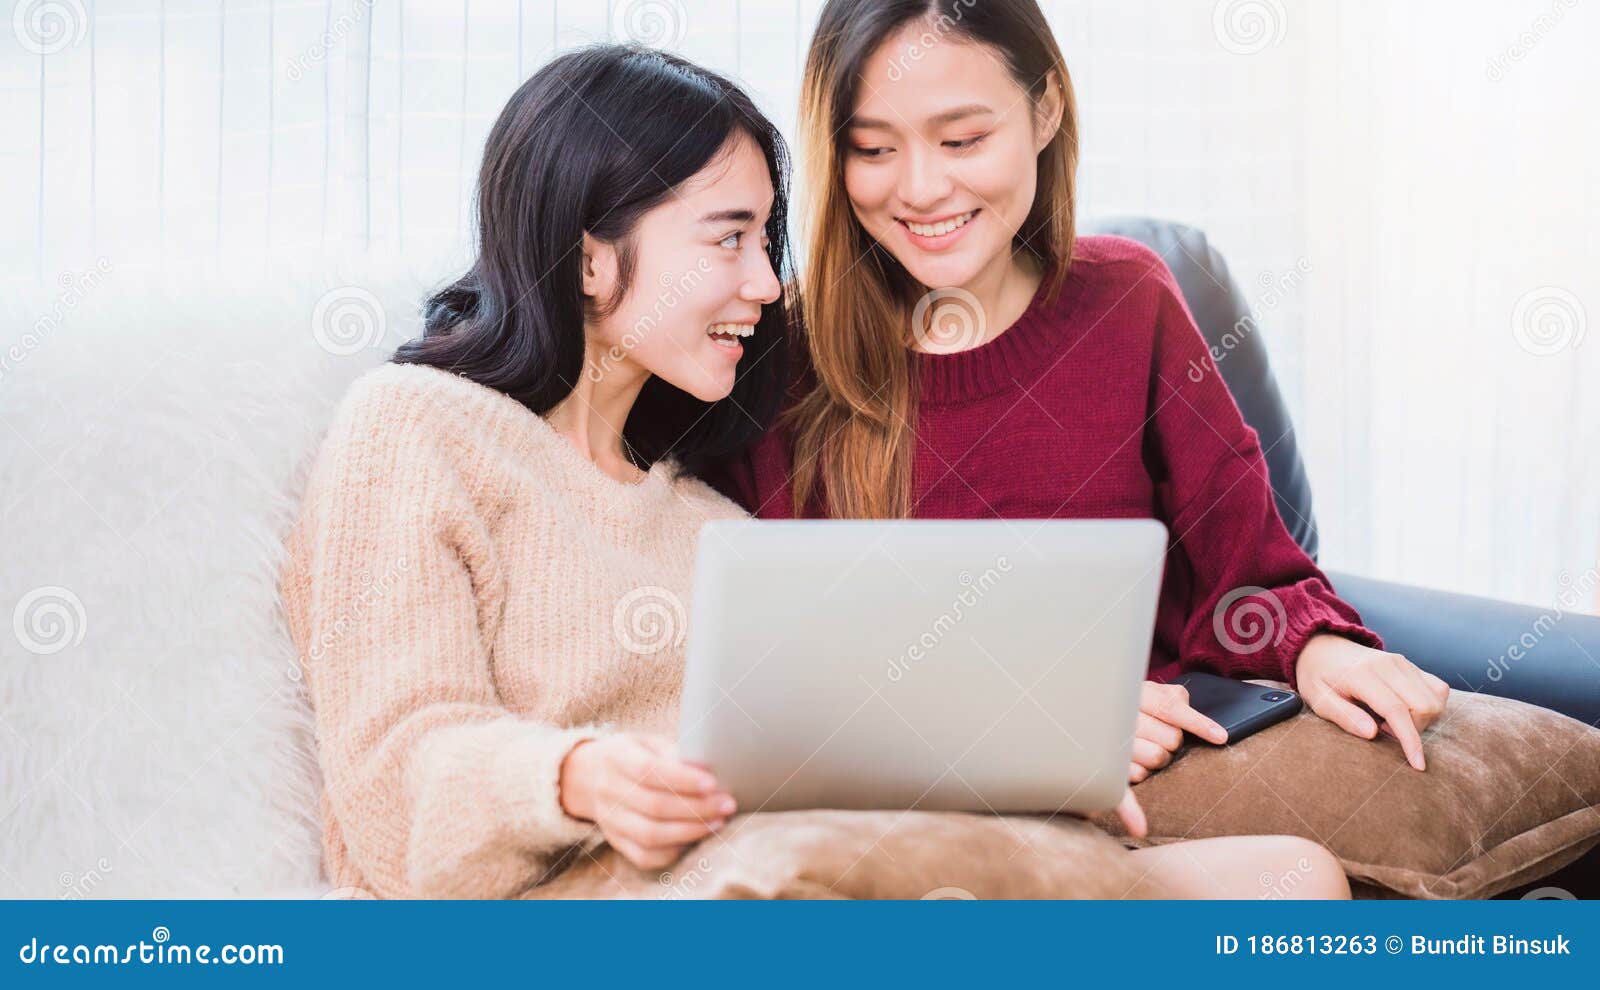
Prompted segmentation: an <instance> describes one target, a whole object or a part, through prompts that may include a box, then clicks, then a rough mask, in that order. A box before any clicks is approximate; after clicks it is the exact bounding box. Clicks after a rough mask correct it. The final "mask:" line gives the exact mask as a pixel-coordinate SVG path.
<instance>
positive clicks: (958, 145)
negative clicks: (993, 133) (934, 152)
mask: <svg viewBox="0 0 1600 990" xmlns="http://www.w3.org/2000/svg"><path fill="white" fill-rule="evenodd" d="M988 136H989V135H987V134H979V135H978V136H977V137H970V138H966V139H964V140H961V141H946V142H945V146H946V147H949V148H954V149H956V150H957V151H965V150H966V149H968V148H971V147H973V146H974V145H976V144H977V143H978V142H979V141H982V140H983V139H984V138H986V137H988Z"/></svg>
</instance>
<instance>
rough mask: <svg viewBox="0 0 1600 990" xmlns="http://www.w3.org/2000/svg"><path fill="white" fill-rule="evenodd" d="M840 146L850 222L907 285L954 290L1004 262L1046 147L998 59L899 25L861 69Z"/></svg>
mask: <svg viewBox="0 0 1600 990" xmlns="http://www.w3.org/2000/svg"><path fill="white" fill-rule="evenodd" d="M930 40H931V41H932V43H931V44H929V41H930ZM841 137H842V139H843V140H844V142H845V147H844V150H843V156H844V186H845V192H846V194H847V195H848V196H849V197H850V203H851V205H852V207H853V208H854V211H855V215H856V218H857V219H858V220H859V221H860V223H861V225H862V226H863V227H864V228H865V229H866V231H867V233H868V234H870V235H871V236H872V238H873V239H874V240H876V241H877V242H878V243H880V244H882V245H883V246H884V247H885V248H886V249H888V251H889V252H890V253H891V254H893V255H894V256H895V258H896V259H898V260H899V262H900V263H901V264H902V265H904V266H905V269H906V270H907V271H908V272H910V273H911V275H912V277H913V278H915V279H916V280H917V281H918V282H921V283H922V284H923V285H925V286H928V287H931V288H947V287H962V286H966V285H967V284H969V283H970V282H971V281H972V280H973V279H974V278H975V277H976V276H977V275H978V273H979V272H981V271H982V270H984V269H985V268H986V267H987V266H988V265H990V264H991V263H993V262H994V261H995V260H996V259H997V258H998V257H1001V256H1004V258H1005V259H1007V260H1009V258H1010V249H1011V244H1012V240H1013V238H1014V237H1015V236H1016V233H1017V231H1018V230H1019V229H1021V227H1022V225H1023V223H1024V222H1025V221H1026V220H1027V218H1028V213H1029V211H1030V210H1031V209H1032V208H1033V199H1034V193H1035V191H1036V186H1037V182H1038V176H1037V172H1036V165H1037V160H1038V154H1039V151H1040V150H1041V149H1042V148H1043V147H1044V146H1045V144H1047V143H1048V141H1042V140H1041V139H1040V138H1041V129H1040V128H1039V127H1038V125H1037V124H1036V119H1035V116H1034V105H1033V101H1032V100H1031V99H1030V97H1029V95H1028V93H1027V91H1026V90H1024V89H1023V88H1022V87H1021V86H1019V85H1018V84H1017V82H1016V80H1015V79H1014V78H1013V77H1012V76H1011V74H1010V72H1009V71H1008V70H1007V68H1006V65H1005V63H1004V61H1003V60H1002V58H1001V56H1000V54H999V53H998V52H996V51H994V50H993V49H991V48H989V47H987V46H985V45H980V44H976V43H973V42H970V41H966V40H963V39H960V38H957V37H955V36H953V35H950V34H948V33H946V34H945V35H944V36H943V37H937V38H935V37H933V36H932V35H931V31H930V28H929V27H928V25H927V23H925V22H923V21H914V22H912V23H910V24H907V25H906V26H905V27H903V28H901V29H900V30H899V31H898V32H896V33H895V34H893V35H891V36H890V37H889V39H888V40H887V41H885V42H884V43H883V44H882V45H879V46H878V49H877V50H876V51H875V52H873V54H872V56H871V57H870V58H868V59H867V61H866V63H865V65H864V66H863V69H862V73H861V80H860V83H859V85H858V91H857V94H856V101H855V106H854V108H853V112H852V114H851V118H850V122H849V124H848V125H847V126H846V128H845V132H844V133H843V134H842V135H841Z"/></svg>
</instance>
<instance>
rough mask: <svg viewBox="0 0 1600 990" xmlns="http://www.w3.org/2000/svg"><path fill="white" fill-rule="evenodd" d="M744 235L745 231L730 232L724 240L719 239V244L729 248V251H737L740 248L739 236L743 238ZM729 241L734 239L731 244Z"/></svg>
mask: <svg viewBox="0 0 1600 990" xmlns="http://www.w3.org/2000/svg"><path fill="white" fill-rule="evenodd" d="M743 236H744V231H742V230H736V231H734V232H733V233H731V234H729V235H728V236H727V237H724V238H723V239H722V240H720V241H718V242H717V244H719V245H720V246H722V247H725V248H727V249H728V250H729V251H737V250H739V238H741V237H743ZM729 241H732V242H733V243H731V244H730V243H729Z"/></svg>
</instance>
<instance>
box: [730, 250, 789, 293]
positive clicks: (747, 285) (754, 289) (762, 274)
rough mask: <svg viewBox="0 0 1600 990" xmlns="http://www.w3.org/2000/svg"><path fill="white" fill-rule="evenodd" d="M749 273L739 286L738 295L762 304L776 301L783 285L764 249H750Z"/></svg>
mask: <svg viewBox="0 0 1600 990" xmlns="http://www.w3.org/2000/svg"><path fill="white" fill-rule="evenodd" d="M750 254H751V255H752V256H753V258H752V261H751V263H750V274H749V276H748V277H747V278H746V279H745V280H744V284H743V285H742V286H740V288H739V297H740V298H741V299H746V300H749V301H751V302H759V303H761V304H762V305H766V304H767V303H774V302H777V301H778V297H779V296H780V295H782V293H783V285H782V283H780V282H779V281H778V276H777V274H776V273H775V272H773V270H772V259H771V258H769V257H767V252H765V251H751V252H750Z"/></svg>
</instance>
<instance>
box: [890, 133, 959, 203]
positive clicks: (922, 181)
mask: <svg viewBox="0 0 1600 990" xmlns="http://www.w3.org/2000/svg"><path fill="white" fill-rule="evenodd" d="M919 140H920V139H919ZM902 160H903V161H904V162H905V166H904V168H903V169H902V171H901V173H900V182H899V186H898V189H897V190H896V191H897V192H898V194H899V196H900V202H902V203H904V204H905V205H906V207H907V208H908V209H910V210H911V211H913V212H926V211H929V210H931V209H932V208H934V207H935V206H937V205H938V204H939V203H941V202H942V201H944V200H945V199H946V198H947V197H949V195H950V192H951V183H950V176H949V175H948V174H947V173H946V172H945V169H944V167H943V165H942V164H941V163H940V162H938V161H937V160H936V159H935V156H934V155H933V154H932V153H931V152H930V151H929V150H928V149H927V148H924V147H921V146H919V145H918V144H913V145H912V146H911V147H910V148H909V149H907V151H906V154H905V156H904V158H903V159H902Z"/></svg>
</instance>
